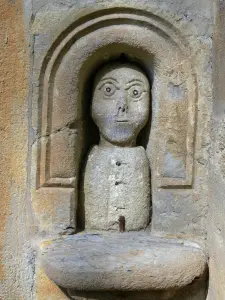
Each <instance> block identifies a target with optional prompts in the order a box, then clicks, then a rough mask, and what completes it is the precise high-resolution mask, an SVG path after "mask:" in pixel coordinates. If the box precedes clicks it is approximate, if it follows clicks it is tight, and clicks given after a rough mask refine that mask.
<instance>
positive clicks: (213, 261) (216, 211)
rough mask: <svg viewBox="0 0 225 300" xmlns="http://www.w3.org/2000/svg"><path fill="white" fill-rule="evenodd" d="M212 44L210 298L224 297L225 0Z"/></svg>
mask: <svg viewBox="0 0 225 300" xmlns="http://www.w3.org/2000/svg"><path fill="white" fill-rule="evenodd" d="M216 3H217V6H216V13H217V16H216V26H215V32H214V43H213V50H214V51H213V69H214V77H213V86H214V97H213V112H212V130H211V143H212V151H211V154H212V155H211V160H210V165H209V167H210V181H209V183H210V197H209V218H208V221H209V224H208V246H209V253H210V261H209V267H210V273H209V274H210V280H209V296H208V298H207V299H209V300H214V299H215V300H220V299H224V298H225V289H224V286H225V276H224V275H225V221H224V214H225V202H224V194H225V164H224V163H225V117H224V112H225V105H224V103H225V101H224V99H225V85H224V75H225V73H224V70H225V58H224V50H225V1H224V0H222V1H217V2H216Z"/></svg>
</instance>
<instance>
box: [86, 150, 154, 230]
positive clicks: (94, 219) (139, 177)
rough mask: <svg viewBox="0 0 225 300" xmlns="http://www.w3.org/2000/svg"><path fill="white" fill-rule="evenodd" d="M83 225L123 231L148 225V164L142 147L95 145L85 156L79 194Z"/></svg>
mask: <svg viewBox="0 0 225 300" xmlns="http://www.w3.org/2000/svg"><path fill="white" fill-rule="evenodd" d="M81 198H82V202H83V205H84V210H85V218H84V219H85V228H86V229H100V230H117V231H118V229H119V225H118V219H119V217H120V216H123V217H125V228H126V231H130V230H138V229H143V228H145V227H147V226H148V223H149V216H150V167H149V161H148V158H147V156H146V153H145V151H144V149H143V148H142V147H133V148H121V147H101V146H95V147H94V148H93V149H92V151H91V153H90V154H89V157H88V162H87V165H86V168H85V174H84V191H83V195H81Z"/></svg>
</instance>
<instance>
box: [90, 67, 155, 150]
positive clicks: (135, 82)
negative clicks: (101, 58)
mask: <svg viewBox="0 0 225 300" xmlns="http://www.w3.org/2000/svg"><path fill="white" fill-rule="evenodd" d="M149 107H150V86H149V81H148V78H147V77H146V75H145V74H144V72H143V71H142V70H141V69H140V68H139V67H137V66H136V65H133V64H122V63H111V64H107V65H105V66H104V67H103V68H102V69H101V70H100V71H99V72H98V73H97V75H96V78H95V81H94V91H93V100H92V118H93V120H94V121H95V123H96V125H97V126H98V128H99V131H100V134H101V137H102V138H103V139H105V140H107V141H108V142H109V143H112V144H115V145H121V146H129V145H132V144H134V143H135V142H136V138H137V135H138V134H139V132H140V131H141V129H142V128H143V127H144V126H145V125H146V123H147V121H148V117H149Z"/></svg>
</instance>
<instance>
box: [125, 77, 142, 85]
mask: <svg viewBox="0 0 225 300" xmlns="http://www.w3.org/2000/svg"><path fill="white" fill-rule="evenodd" d="M134 81H137V82H141V83H144V82H143V81H142V80H140V79H135V78H134V79H131V80H130V81H128V83H127V84H130V83H132V82H134Z"/></svg>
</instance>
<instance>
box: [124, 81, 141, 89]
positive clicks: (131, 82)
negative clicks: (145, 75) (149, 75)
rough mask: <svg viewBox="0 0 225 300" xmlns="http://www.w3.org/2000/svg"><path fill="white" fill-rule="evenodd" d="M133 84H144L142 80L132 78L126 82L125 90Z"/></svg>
mask: <svg viewBox="0 0 225 300" xmlns="http://www.w3.org/2000/svg"><path fill="white" fill-rule="evenodd" d="M135 84H137V85H139V86H142V85H144V82H143V81H142V80H140V79H132V80H130V81H129V82H128V83H127V87H126V88H125V90H129V88H131V87H132V86H133V85H135Z"/></svg>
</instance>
